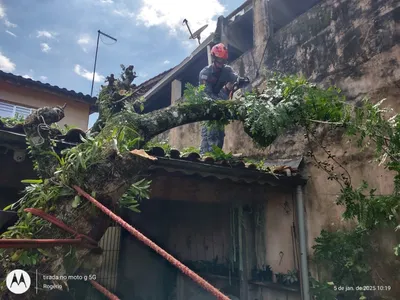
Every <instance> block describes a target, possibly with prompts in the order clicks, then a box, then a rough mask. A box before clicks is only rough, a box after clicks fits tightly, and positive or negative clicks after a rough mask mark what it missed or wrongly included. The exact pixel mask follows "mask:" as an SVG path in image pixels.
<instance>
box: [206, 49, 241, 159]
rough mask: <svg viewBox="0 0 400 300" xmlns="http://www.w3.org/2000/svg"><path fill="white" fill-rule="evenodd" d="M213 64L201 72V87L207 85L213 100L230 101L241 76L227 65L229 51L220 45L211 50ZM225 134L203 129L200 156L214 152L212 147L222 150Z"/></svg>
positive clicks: (221, 130)
mask: <svg viewBox="0 0 400 300" xmlns="http://www.w3.org/2000/svg"><path fill="white" fill-rule="evenodd" d="M211 57H212V64H211V65H209V66H207V67H205V68H204V69H203V70H201V72H200V75H199V83H200V85H202V84H204V85H205V93H206V94H207V96H208V97H210V98H211V100H228V99H229V94H230V92H231V90H232V89H233V84H234V83H235V82H236V81H237V80H238V78H239V76H238V75H237V74H236V73H235V72H234V71H233V69H232V68H231V67H230V66H228V65H226V62H227V60H228V49H227V48H226V47H225V45H224V44H222V43H220V44H217V45H215V46H214V47H212V49H211ZM224 137H225V132H224V128H223V127H217V126H212V127H207V126H204V125H203V127H202V129H201V145H200V154H204V153H206V152H211V151H212V146H213V145H215V146H218V147H219V148H221V149H222V146H223V145H224Z"/></svg>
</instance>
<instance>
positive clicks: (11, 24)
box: [4, 19, 17, 28]
mask: <svg viewBox="0 0 400 300" xmlns="http://www.w3.org/2000/svg"><path fill="white" fill-rule="evenodd" d="M4 25H6V26H7V27H9V28H15V27H17V24H14V23H11V22H10V21H8V20H7V19H5V20H4Z"/></svg>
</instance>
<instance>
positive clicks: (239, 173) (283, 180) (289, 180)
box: [150, 157, 307, 187]
mask: <svg viewBox="0 0 400 300" xmlns="http://www.w3.org/2000/svg"><path fill="white" fill-rule="evenodd" d="M291 161H292V165H293V166H295V165H296V167H299V166H300V164H301V162H302V158H300V159H296V160H291ZM272 164H273V163H271V164H270V165H272ZM150 170H152V171H153V172H154V171H157V170H163V171H166V172H168V173H180V174H182V175H189V176H190V175H197V176H200V177H203V178H207V177H212V178H216V179H220V180H223V179H229V180H231V181H234V182H244V183H249V184H261V185H269V186H276V187H279V186H280V187H295V186H298V185H305V184H306V182H307V181H306V180H305V179H304V178H302V177H301V176H300V175H293V176H286V175H277V174H271V173H268V172H263V171H259V170H252V169H248V168H234V167H226V166H218V165H215V164H211V165H210V164H207V163H204V162H193V161H188V160H179V159H172V158H167V157H157V160H156V161H155V162H154V164H153V165H152V166H151V167H150Z"/></svg>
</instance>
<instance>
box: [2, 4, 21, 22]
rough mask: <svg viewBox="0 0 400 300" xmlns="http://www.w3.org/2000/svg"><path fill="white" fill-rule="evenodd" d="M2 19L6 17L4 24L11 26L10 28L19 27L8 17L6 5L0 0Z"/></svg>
mask: <svg viewBox="0 0 400 300" xmlns="http://www.w3.org/2000/svg"><path fill="white" fill-rule="evenodd" d="M0 19H4V25H5V26H6V27H9V28H15V27H17V24H14V23H11V22H10V21H9V20H8V19H7V14H6V9H5V8H4V6H3V5H2V4H1V1H0Z"/></svg>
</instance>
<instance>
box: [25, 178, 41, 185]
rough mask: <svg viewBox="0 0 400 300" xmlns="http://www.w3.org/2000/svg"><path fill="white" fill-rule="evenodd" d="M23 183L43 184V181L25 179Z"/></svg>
mask: <svg viewBox="0 0 400 300" xmlns="http://www.w3.org/2000/svg"><path fill="white" fill-rule="evenodd" d="M21 183H28V184H40V183H43V180H42V179H23V180H21Z"/></svg>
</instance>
